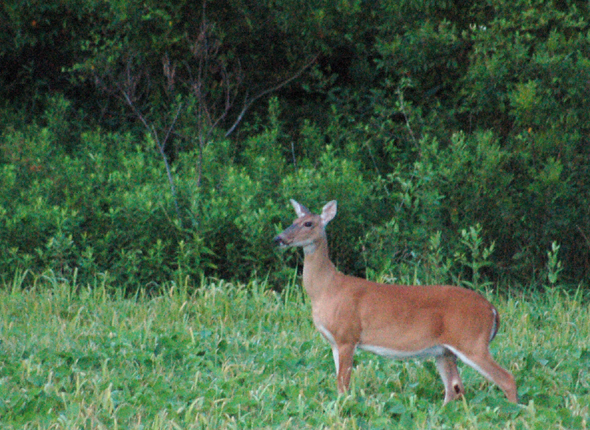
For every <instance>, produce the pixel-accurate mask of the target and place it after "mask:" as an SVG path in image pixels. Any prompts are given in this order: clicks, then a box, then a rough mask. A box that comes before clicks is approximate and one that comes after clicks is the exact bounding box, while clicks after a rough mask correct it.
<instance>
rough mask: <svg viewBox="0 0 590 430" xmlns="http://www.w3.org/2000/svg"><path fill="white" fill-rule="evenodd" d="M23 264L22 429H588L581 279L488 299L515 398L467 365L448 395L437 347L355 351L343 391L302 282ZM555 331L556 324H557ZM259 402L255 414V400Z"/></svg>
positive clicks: (7, 379) (6, 422)
mask: <svg viewBox="0 0 590 430" xmlns="http://www.w3.org/2000/svg"><path fill="white" fill-rule="evenodd" d="M113 289H114V288H113V286H112V285H111V284H110V283H109V282H108V280H105V279H104V278H100V277H99V278H97V279H96V280H95V286H94V288H88V287H83V286H81V285H79V284H76V283H74V282H73V281H72V280H71V279H68V280H60V279H56V278H55V277H50V276H46V277H38V278H36V277H32V276H31V275H30V274H22V275H21V276H19V277H16V278H15V279H14V280H11V281H10V282H8V283H7V284H6V285H5V288H3V289H2V290H1V291H0V327H1V330H2V348H1V349H0V365H1V366H2V369H3V376H2V384H1V385H0V394H1V396H0V398H1V399H2V400H1V401H0V416H1V417H2V419H1V420H2V426H3V428H6V429H13V428H14V429H16V428H28V427H35V428H58V429H61V428H77V427H90V428H114V427H117V428H120V429H139V428H144V427H149V428H155V429H160V428H171V427H182V428H187V429H192V428H195V429H196V428H213V427H214V428H236V427H244V426H246V427H256V428H264V427H273V428H275V427H284V426H288V427H297V428H305V427H313V428H322V429H323V428H357V427H361V426H371V427H375V428H446V427H449V428H473V427H477V428H485V427H501V428H519V427H522V428H531V427H532V428H534V427H551V428H568V429H583V428H587V426H588V421H589V420H590V414H589V410H588V405H589V404H590V380H589V375H588V372H587V371H586V369H587V366H588V364H590V352H589V350H588V342H587V339H588V336H590V316H589V315H588V307H587V305H586V300H587V299H585V298H584V297H583V294H582V292H581V290H578V292H577V293H575V294H571V295H569V294H565V293H563V292H559V291H558V290H556V289H548V291H547V293H546V294H545V295H534V296H528V295H523V294H522V293H517V292H516V291H513V294H512V295H510V296H509V297H504V298H502V297H493V298H492V300H493V301H494V303H495V304H496V305H497V307H498V309H499V311H500V313H501V315H502V328H501V329H500V332H499V334H498V336H497V338H496V339H495V340H494V342H493V343H492V348H494V349H495V351H494V355H495V356H496V357H497V359H498V360H499V362H500V363H502V364H503V365H505V366H506V367H507V368H509V369H510V371H511V372H513V373H514V375H515V377H516V381H517V383H518V389H519V395H520V404H519V405H513V404H509V403H508V402H507V401H506V400H505V398H504V395H503V394H502V392H501V391H500V390H499V389H498V388H497V387H496V386H494V385H493V384H490V383H487V382H485V381H484V380H483V378H482V377H481V375H479V374H478V373H477V372H475V371H472V370H471V369H469V368H468V367H467V366H462V365H460V367H461V371H462V378H463V380H464V383H465V388H466V393H467V394H466V399H465V402H462V401H456V402H452V403H450V404H448V405H446V406H444V407H442V400H443V396H444V393H443V391H444V390H443V384H442V383H441V382H440V379H439V376H438V374H437V372H436V369H435V366H434V364H433V363H432V361H428V360H426V361H418V360H410V361H407V362H403V361H401V362H400V361H397V362H395V361H391V360H387V359H385V358H381V357H378V356H375V355H372V354H369V353H362V352H360V353H358V354H357V356H356V357H355V362H356V363H355V369H354V374H353V378H352V386H351V391H350V393H349V394H347V395H341V396H339V395H338V394H337V391H336V384H335V376H334V370H333V361H332V355H331V352H330V348H329V346H328V344H327V343H325V342H324V341H323V340H322V339H321V337H320V336H319V335H318V334H317V332H316V330H315V328H314V327H313V324H312V322H311V318H310V309H309V306H308V304H306V302H305V300H304V296H303V293H302V291H301V290H300V288H298V287H297V286H296V285H295V284H289V286H288V288H287V289H286V290H285V291H284V293H283V294H277V293H274V292H272V291H271V289H270V288H269V286H268V285H266V284H265V283H263V282H259V281H256V280H253V281H251V282H250V283H249V284H248V285H245V284H228V283H225V282H222V281H219V282H214V283H204V284H201V285H199V288H198V290H197V291H194V292H192V293H191V292H189V291H188V290H187V285H185V284H176V283H174V282H171V283H168V284H167V286H166V288H165V291H163V293H162V294H160V295H157V296H150V295H146V294H144V292H142V293H139V294H137V295H136V296H135V297H132V298H127V299H125V298H123V297H121V294H116V293H115V294H111V293H109V291H112V290H113ZM556 332H559V333H560V335H559V336H555V333H556ZM261 410H264V411H265V413H263V414H261V413H260V411H261Z"/></svg>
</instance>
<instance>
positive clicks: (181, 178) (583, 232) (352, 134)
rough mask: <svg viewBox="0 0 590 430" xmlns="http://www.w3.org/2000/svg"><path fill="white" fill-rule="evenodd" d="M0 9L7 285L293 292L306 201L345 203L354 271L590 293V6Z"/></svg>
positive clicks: (181, 3)
mask: <svg viewBox="0 0 590 430" xmlns="http://www.w3.org/2000/svg"><path fill="white" fill-rule="evenodd" d="M0 22H1V23H2V24H0V63H2V68H0V100H1V103H0V133H1V134H0V170H1V171H0V189H1V190H2V193H0V226H1V228H0V273H1V274H2V276H3V277H4V278H5V279H12V277H13V276H14V275H15V274H17V275H18V274H19V273H20V274H22V273H29V274H33V275H34V274H40V273H48V272H53V274H54V275H55V276H58V277H59V276H62V277H66V278H68V279H72V277H74V276H75V277H76V279H78V281H79V282H80V283H83V284H84V283H92V282H94V280H95V279H97V277H99V278H100V277H104V278H106V279H108V280H109V282H112V284H113V285H118V286H119V288H122V289H126V290H127V291H129V292H132V291H135V290H136V289H137V287H139V286H141V287H147V288H154V289H158V288H160V286H161V285H162V284H164V283H165V282H167V281H170V280H175V282H176V283H177V285H181V284H183V283H184V282H185V281H186V280H187V279H189V282H191V283H193V284H194V285H197V284H199V282H200V279H201V278H202V277H203V276H205V277H209V276H215V277H219V278H224V279H241V280H246V279H248V278H249V277H250V276H251V275H252V274H253V273H256V274H258V275H259V276H262V277H265V276H267V275H270V281H271V283H272V285H273V286H274V287H275V288H277V289H281V288H282V286H283V285H285V284H286V283H287V279H288V278H289V277H290V276H292V273H293V272H292V268H293V267H295V265H296V258H297V257H296V254H295V253H285V254H279V253H277V252H276V250H274V249H273V247H272V246H271V239H272V237H273V235H274V234H275V233H276V232H277V231H278V230H280V229H281V228H282V227H284V226H285V225H286V224H287V223H289V222H290V220H291V219H292V218H293V214H292V211H291V209H290V207H289V205H288V203H287V199H288V198H291V197H292V198H296V199H297V200H298V201H301V202H302V203H305V204H307V205H308V206H310V208H311V209H317V208H319V207H321V204H323V203H324V202H325V201H327V200H330V199H338V200H339V203H340V210H339V215H338V217H337V219H336V220H335V222H334V223H333V225H331V226H330V239H331V246H332V255H333V257H334V260H335V261H336V262H337V264H338V266H339V267H340V268H341V269H342V270H345V271H348V272H354V273H357V274H368V275H369V276H374V274H375V273H389V274H390V275H392V276H393V277H394V278H398V279H399V278H401V277H402V276H404V275H407V274H408V273H413V274H414V276H413V278H412V281H414V282H427V281H428V282H451V281H453V282H461V281H463V282H466V281H468V282H471V283H475V284H481V283H482V282H484V281H485V280H486V279H487V280H499V279H507V278H510V279H518V280H519V281H524V282H525V283H526V284H530V283H532V284H533V285H541V284H542V283H543V282H548V283H549V284H555V283H556V282H558V280H559V281H561V282H563V283H573V284H575V285H577V284H580V283H582V284H583V285H587V280H588V276H589V274H590V213H589V212H590V201H589V200H590V141H589V140H590V139H589V137H590V134H589V132H590V109H589V108H588V94H589V90H590V87H589V85H590V84H589V83H590V43H589V42H590V25H589V23H590V10H589V5H588V2H582V1H574V0H570V1H559V2H557V1H549V2H547V1H535V0H517V1H513V0H511V1H507V0H491V1H475V2H463V1H458V0H457V1H441V2H427V1H425V2H422V1H417V0H399V1H391V0H389V1H388V0H383V1H373V2H368V1H366V0H365V1H361V0H356V1H355V0H351V1H346V0H343V1H336V2H334V1H331V0H330V1H328V0H325V1H322V0H320V1H317V0H314V1H307V0H280V1H278V2H276V1H265V0H263V1H257V2H244V1H241V0H224V1H215V2H203V3H202V4H199V5H196V6H195V4H194V2H188V1H185V0H175V1H169V2H157V1H135V0H128V1H124V2H103V1H100V0H70V1H63V2H40V1H26V2H22V1H16V0H10V1H6V2H3V3H2V5H1V6H0ZM535 283H536V284H535Z"/></svg>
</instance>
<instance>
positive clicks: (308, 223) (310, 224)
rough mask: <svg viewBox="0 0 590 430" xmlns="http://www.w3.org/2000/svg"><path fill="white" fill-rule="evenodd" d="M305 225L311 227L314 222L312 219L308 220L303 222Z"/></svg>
mask: <svg viewBox="0 0 590 430" xmlns="http://www.w3.org/2000/svg"><path fill="white" fill-rule="evenodd" d="M303 225H304V226H305V227H311V226H313V222H311V221H307V222H305V223H303Z"/></svg>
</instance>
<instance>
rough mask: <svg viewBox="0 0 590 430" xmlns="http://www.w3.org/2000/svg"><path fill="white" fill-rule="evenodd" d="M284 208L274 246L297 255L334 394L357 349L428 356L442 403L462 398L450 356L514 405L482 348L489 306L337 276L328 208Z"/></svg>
mask: <svg viewBox="0 0 590 430" xmlns="http://www.w3.org/2000/svg"><path fill="white" fill-rule="evenodd" d="M291 204H292V205H293V207H294V208H295V212H297V215H298V218H297V219H296V220H295V221H294V222H293V225H291V226H290V227H289V228H287V229H286V230H285V231H284V232H282V233H281V234H279V235H278V236H276V237H275V239H274V240H275V242H276V243H277V244H279V245H280V246H281V247H287V246H298V247H301V248H303V252H304V254H305V259H304V262H303V287H304V288H305V291H306V292H307V294H308V295H309V298H310V299H311V307H312V317H313V322H314V324H315V326H316V328H317V329H318V331H319V332H320V333H321V334H322V335H323V336H324V337H325V338H326V340H327V341H328V342H329V343H330V345H331V347H332V353H333V356H334V364H335V365H336V374H337V382H338V391H339V392H341V393H342V392H345V391H346V390H348V387H349V384H350V374H351V371H352V364H353V355H354V352H355V350H356V349H357V348H360V349H363V350H366V351H371V352H373V353H375V354H379V355H382V356H385V357H389V358H393V359H407V358H424V357H435V359H436V366H437V368H438V371H439V372H440V375H441V378H442V380H443V382H444V384H445V400H444V402H445V403H447V402H449V401H451V400H454V399H456V398H458V397H460V396H462V395H463V394H464V389H463V383H462V381H461V377H460V376H459V372H458V370H457V357H459V359H461V361H463V362H464V363H465V364H467V365H468V366H471V367H472V368H474V369H475V370H477V371H478V372H479V373H481V374H482V375H483V376H484V377H485V378H487V379H489V380H490V381H492V382H494V383H495V384H496V385H498V386H499V387H500V388H501V389H502V391H504V394H505V395H506V397H507V398H508V400H509V401H511V402H514V403H516V402H517V392H516V384H515V382H514V378H513V376H512V375H511V374H510V373H509V372H507V371H506V370H504V369H503V368H502V367H500V366H499V365H498V364H497V363H496V362H495V361H494V359H493V358H492V356H491V354H490V351H489V349H488V346H489V343H490V341H491V340H492V339H493V338H494V336H495V335H496V333H497V331H498V328H499V323H500V319H499V316H498V311H497V310H496V308H494V306H493V305H492V304H491V303H490V302H488V301H487V300H486V299H485V298H484V297H483V296H481V295H480V294H478V293H476V292H475V291H472V290H468V289H465V288H461V287H454V286H440V285H430V286H415V285H414V286H405V285H385V284H378V283H376V282H371V281H368V280H366V279H361V278H356V277H353V276H347V275H344V274H342V273H340V272H338V270H336V267H335V266H334V264H333V263H332V262H331V261H330V257H329V255H328V240H327V238H326V231H325V228H326V225H327V224H328V223H329V222H330V221H331V220H332V219H333V218H334V217H335V216H336V201H335V200H333V201H331V202H329V203H327V204H326V205H325V206H324V208H323V210H322V214H321V215H315V214H312V213H311V212H310V211H309V209H307V208H306V207H305V206H303V205H301V204H299V203H297V202H296V201H295V200H291Z"/></svg>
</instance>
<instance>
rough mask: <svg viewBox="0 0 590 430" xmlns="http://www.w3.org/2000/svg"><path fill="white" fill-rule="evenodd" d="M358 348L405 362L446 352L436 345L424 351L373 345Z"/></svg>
mask: <svg viewBox="0 0 590 430" xmlns="http://www.w3.org/2000/svg"><path fill="white" fill-rule="evenodd" d="M358 348H360V349H364V350H365V351H369V352H372V353H374V354H377V355H382V356H383V357H387V358H391V359H394V360H405V359H408V358H428V357H436V356H438V355H442V354H444V352H445V348H444V347H443V346H442V345H436V346H433V347H430V348H426V349H422V350H420V351H397V350H395V349H389V348H385V347H383V346H373V345H358Z"/></svg>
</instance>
